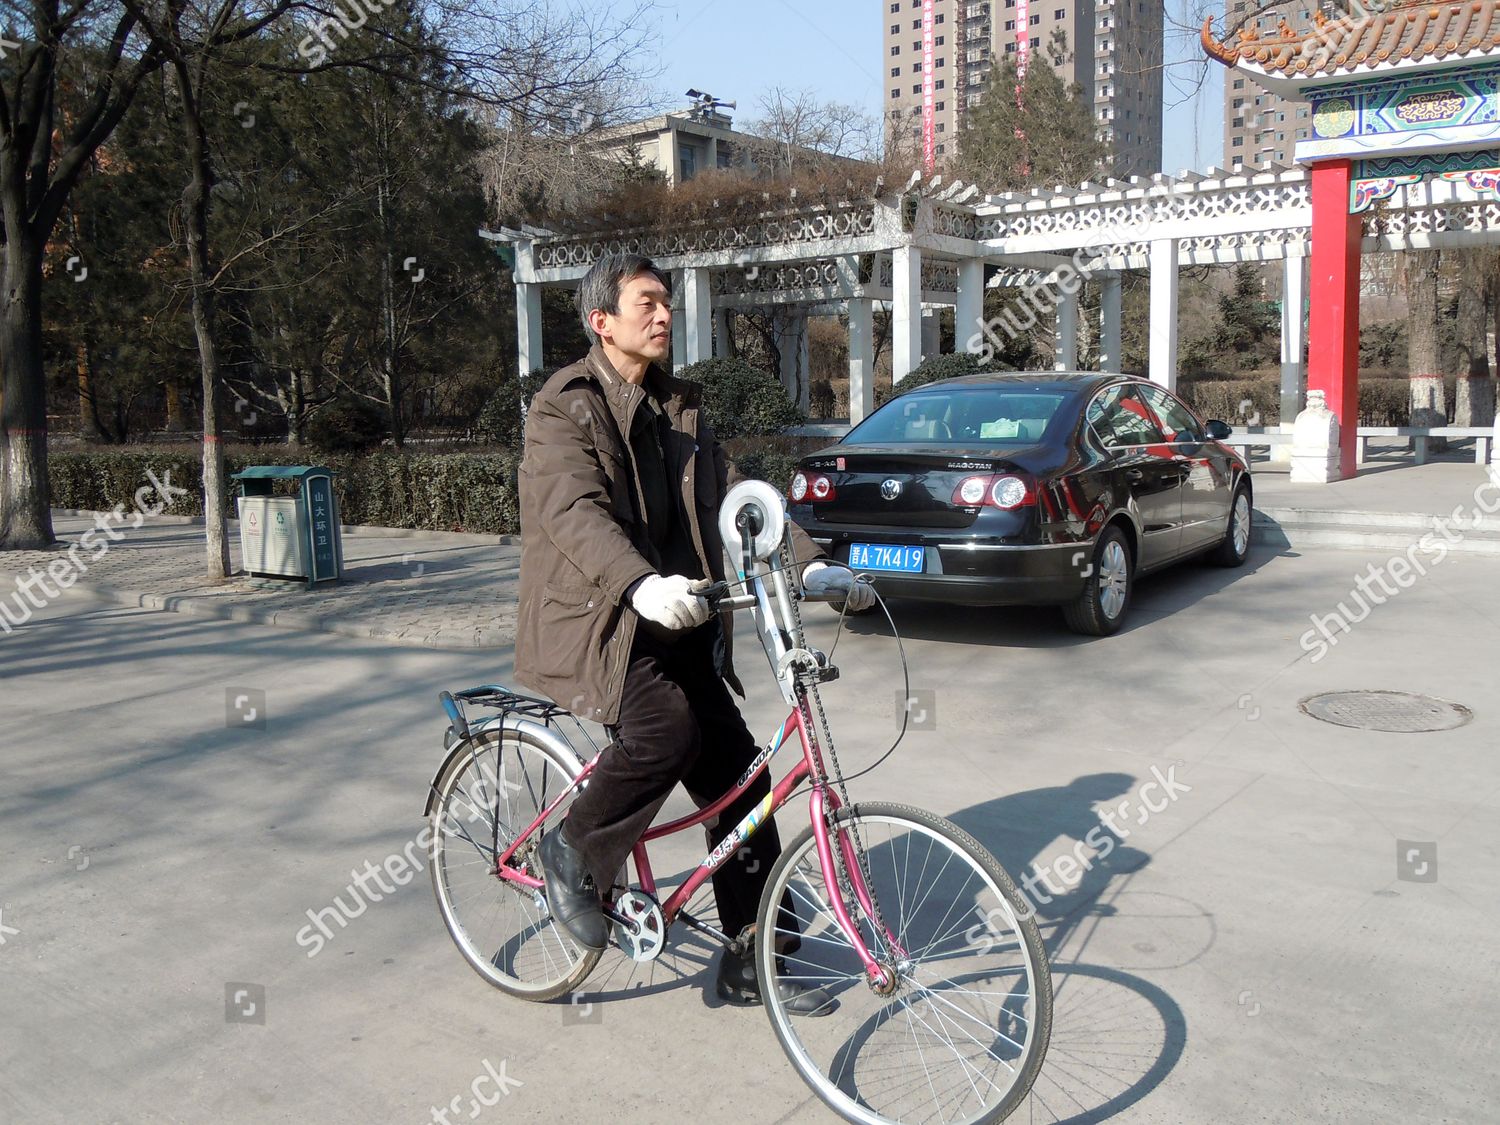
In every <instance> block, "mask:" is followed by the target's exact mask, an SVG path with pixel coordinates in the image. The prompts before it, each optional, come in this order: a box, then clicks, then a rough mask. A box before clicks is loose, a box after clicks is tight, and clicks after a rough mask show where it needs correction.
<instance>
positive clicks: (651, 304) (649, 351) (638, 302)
mask: <svg viewBox="0 0 1500 1125" xmlns="http://www.w3.org/2000/svg"><path fill="white" fill-rule="evenodd" d="M590 323H591V324H592V325H593V328H594V331H595V332H596V333H598V335H599V338H600V339H601V340H603V341H604V342H605V343H607V344H612V345H613V346H614V347H615V348H616V349H618V350H619V351H621V352H624V353H625V354H626V355H627V356H630V357H631V358H632V359H639V360H641V361H643V362H646V363H652V362H655V361H656V360H659V359H664V358H665V357H666V355H667V353H668V352H669V351H671V349H672V297H671V294H669V293H668V292H667V288H666V286H664V285H663V284H662V283H661V282H660V281H658V280H657V279H656V278H655V277H654V276H653V275H651V274H649V273H643V274H637V275H636V276H635V277H632V278H631V279H630V280H629V281H627V282H625V284H624V285H622V286H620V312H619V314H618V315H611V314H610V313H607V312H605V311H603V310H602V309H595V310H594V311H593V313H592V314H591V317H590Z"/></svg>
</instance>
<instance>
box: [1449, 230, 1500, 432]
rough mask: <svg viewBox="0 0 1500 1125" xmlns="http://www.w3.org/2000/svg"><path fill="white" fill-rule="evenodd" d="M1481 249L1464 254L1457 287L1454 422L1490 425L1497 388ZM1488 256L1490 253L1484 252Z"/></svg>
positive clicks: (1458, 423) (1468, 424)
mask: <svg viewBox="0 0 1500 1125" xmlns="http://www.w3.org/2000/svg"><path fill="white" fill-rule="evenodd" d="M1481 255H1482V252H1480V253H1475V252H1472V251H1468V252H1465V254H1464V267H1463V270H1462V271H1461V273H1462V276H1461V277H1460V280H1459V289H1458V351H1459V361H1458V362H1459V369H1458V371H1457V373H1456V374H1457V376H1458V385H1457V388H1456V390H1455V391H1454V404H1453V424H1454V425H1455V426H1488V425H1490V424H1491V423H1492V422H1493V421H1494V420H1495V389H1494V383H1493V382H1492V381H1491V379H1490V359H1489V331H1488V329H1489V317H1488V316H1487V315H1486V310H1485V286H1484V285H1483V284H1482V283H1481V280H1480V279H1481V277H1482V276H1483V275H1482V273H1481V269H1482V260H1481ZM1485 256H1487V255H1485Z"/></svg>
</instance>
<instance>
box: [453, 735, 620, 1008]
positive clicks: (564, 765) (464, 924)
mask: <svg viewBox="0 0 1500 1125" xmlns="http://www.w3.org/2000/svg"><path fill="white" fill-rule="evenodd" d="M465 747H466V751H467V752H464V753H459V754H456V755H454V756H453V758H452V759H451V761H450V763H449V765H448V768H447V769H446V770H445V771H444V772H443V774H442V776H441V777H440V778H439V779H438V781H437V782H436V785H435V788H436V791H437V792H436V796H435V798H434V801H433V810H432V826H431V833H432V844H431V847H430V852H429V854H430V857H431V860H432V863H431V868H432V888H433V890H434V891H435V892H436V894H437V900H438V909H439V910H440V911H441V912H442V915H443V922H444V924H445V925H447V927H448V933H449V934H450V935H452V937H453V941H454V943H455V944H456V945H457V946H458V949H459V952H460V953H462V954H463V955H464V960H466V961H468V963H469V964H470V965H471V966H472V967H473V969H474V971H475V972H477V973H478V974H479V975H480V976H482V977H483V978H484V979H485V980H487V981H489V982H490V983H491V984H492V985H494V986H495V987H496V988H498V989H501V990H502V991H504V992H508V993H510V994H511V995H512V996H519V997H522V998H523V999H526V1000H551V999H553V998H554V997H557V996H561V995H563V994H564V993H566V992H571V991H573V990H574V989H576V988H577V987H578V985H579V984H581V983H582V982H583V980H584V978H585V977H587V976H588V975H589V973H590V972H591V971H592V970H593V968H594V966H595V965H596V964H598V962H599V956H600V953H599V951H595V950H589V949H585V948H584V947H583V946H581V945H579V944H578V943H577V942H575V941H574V940H573V938H572V936H571V935H570V934H569V933H568V932H567V930H566V929H564V928H563V927H562V926H560V925H558V924H557V923H556V922H555V921H554V920H553V918H552V914H551V911H550V910H548V908H547V899H546V895H545V894H544V893H543V892H542V891H541V890H531V889H529V888H527V887H524V886H521V885H519V884H516V883H510V882H507V881H505V880H503V879H501V878H500V877H499V876H498V875H497V874H496V873H495V872H496V862H497V860H498V858H499V855H500V853H501V852H503V851H504V850H505V849H506V848H508V847H509V846H510V845H511V843H512V842H513V841H514V840H515V839H516V835H517V834H518V833H520V832H522V831H524V830H525V829H526V827H527V825H529V824H530V823H531V822H532V821H533V820H535V819H536V818H537V816H538V815H540V813H541V811H542V810H543V809H544V808H546V807H547V806H548V805H549V804H550V803H551V802H552V801H554V800H556V799H557V796H558V794H560V793H562V792H563V791H564V790H566V789H567V787H568V786H569V785H570V784H571V783H572V781H573V779H574V778H575V777H577V776H578V772H579V770H580V769H582V766H581V764H580V763H579V762H578V760H577V758H575V757H571V756H565V755H563V754H562V753H561V752H559V751H558V750H556V749H554V748H553V747H551V746H548V745H547V744H546V743H545V742H543V741H542V740H541V739H539V738H536V737H535V736H534V735H532V734H531V733H530V732H528V731H525V730H511V729H505V730H500V729H497V728H494V727H491V728H490V729H488V730H485V731H483V732H481V733H479V734H477V735H475V736H473V737H472V738H471V739H469V741H468V742H467V743H466V744H465ZM563 811H565V807H564V809H559V810H558V812H557V813H554V814H553V818H552V820H550V821H549V823H559V822H560V817H561V814H562V812H563ZM540 842H541V831H540V830H538V831H537V832H536V833H533V834H532V836H531V837H530V838H529V839H528V840H527V841H526V843H525V844H524V845H522V847H521V848H520V849H519V850H518V851H517V852H516V854H515V855H514V856H513V857H512V863H513V864H514V866H516V867H517V868H519V869H520V870H521V871H523V872H525V873H527V874H529V875H534V876H536V877H537V878H541V877H542V875H541V861H540V860H539V859H538V857H537V854H536V852H537V847H538V845H539V844H540Z"/></svg>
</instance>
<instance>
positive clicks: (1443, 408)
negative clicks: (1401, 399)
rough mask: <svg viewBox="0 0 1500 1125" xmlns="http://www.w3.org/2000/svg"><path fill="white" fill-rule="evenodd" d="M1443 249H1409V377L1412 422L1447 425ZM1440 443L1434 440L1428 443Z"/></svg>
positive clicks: (1415, 423)
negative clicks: (1441, 323) (1441, 344)
mask: <svg viewBox="0 0 1500 1125" xmlns="http://www.w3.org/2000/svg"><path fill="white" fill-rule="evenodd" d="M1441 253H1442V252H1441V251H1438V250H1409V251H1407V252H1406V255H1405V258H1406V299H1407V302H1408V311H1407V329H1406V332H1407V335H1406V339H1407V361H1406V363H1407V377H1408V378H1409V380H1410V382H1411V424H1412V425H1413V426H1444V425H1447V422H1448V409H1447V403H1446V401H1445V397H1446V396H1445V395H1444V390H1443V368H1442V362H1441V357H1440V355H1439V349H1438V269H1439V266H1440V261H1439V259H1440V257H1441ZM1438 444H1439V443H1437V442H1431V443H1430V444H1429V447H1435V446H1437V445H1438Z"/></svg>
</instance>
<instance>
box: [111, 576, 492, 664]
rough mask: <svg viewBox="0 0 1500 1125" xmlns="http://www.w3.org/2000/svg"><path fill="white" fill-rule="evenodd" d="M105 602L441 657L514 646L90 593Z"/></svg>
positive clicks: (484, 634) (483, 637)
mask: <svg viewBox="0 0 1500 1125" xmlns="http://www.w3.org/2000/svg"><path fill="white" fill-rule="evenodd" d="M89 592H91V593H94V594H97V595H98V596H99V597H101V598H102V599H103V600H105V601H108V602H112V603H113V604H115V605H118V606H123V607H124V608H126V609H148V610H155V611H157V612H164V613H180V614H183V615H185V616H188V617H202V618H207V619H209V620H213V621H231V622H234V623H236V624H240V625H264V626H268V627H270V628H274V629H287V630H290V631H294V632H299V633H332V634H335V635H337V636H341V637H353V638H355V639H357V640H362V641H380V642H382V643H384V644H389V645H394V646H396V647H398V648H410V649H430V650H433V651H437V652H474V651H476V650H477V651H484V650H496V649H508V648H513V647H514V646H515V641H514V640H513V639H510V638H507V637H504V636H502V635H501V634H500V633H499V631H498V630H495V629H487V628H476V629H475V630H474V637H473V639H472V640H471V641H469V642H468V643H464V642H462V641H457V640H449V639H447V638H437V637H434V636H431V635H429V636H427V637H424V638H421V639H417V638H415V637H412V636H404V635H402V634H400V633H393V632H391V631H390V630H388V629H382V628H380V627H379V626H371V625H360V624H358V623H356V622H352V621H349V620H346V619H340V618H336V617H320V616H318V615H317V614H313V613H306V612H303V611H301V610H287V609H275V608H272V607H269V606H268V607H265V608H262V607H259V606H246V605H221V604H217V603H215V602H211V601H205V600H203V599H201V598H198V597H196V596H194V595H192V594H147V593H142V592H140V591H138V590H126V589H123V588H121V587H119V586H110V585H106V584H103V583H100V584H98V585H95V586H91V587H90V588H89Z"/></svg>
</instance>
